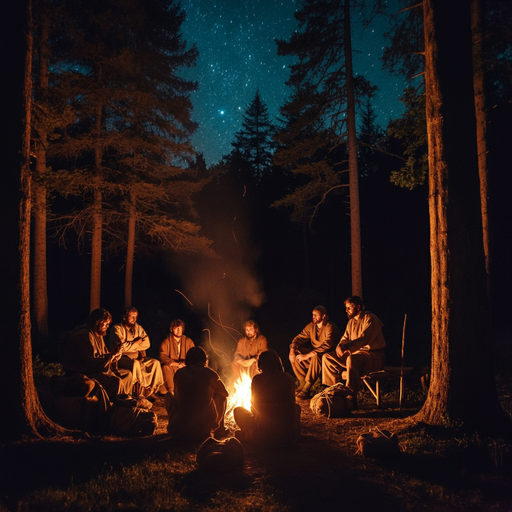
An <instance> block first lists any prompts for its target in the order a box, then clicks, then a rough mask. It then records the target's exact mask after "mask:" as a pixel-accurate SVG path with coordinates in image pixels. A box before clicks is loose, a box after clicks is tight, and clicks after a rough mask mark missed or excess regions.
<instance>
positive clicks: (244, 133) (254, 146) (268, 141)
mask: <svg viewBox="0 0 512 512" xmlns="http://www.w3.org/2000/svg"><path fill="white" fill-rule="evenodd" d="M274 133H275V127H274V125H273V124H272V122H271V121H270V116H269V113H268V109H267V106H266V105H265V103H264V101H263V100H262V99H261V96H260V91H259V90H257V91H256V94H255V95H254V99H253V100H252V101H251V103H250V104H249V106H248V107H247V109H246V111H245V113H244V115H243V122H242V128H241V129H240V130H239V131H238V132H237V133H236V134H235V139H234V141H233V142H232V144H231V145H232V146H233V147H234V148H235V150H237V151H239V152H240V153H241V154H242V155H243V156H244V158H245V159H246V160H247V161H248V162H249V163H251V164H252V165H253V167H254V173H255V175H256V177H257V178H258V179H261V177H262V176H263V175H264V174H265V173H266V172H268V171H269V169H270V167H271V165H272V152H273V149H274V142H273V140H272V138H273V135H274Z"/></svg>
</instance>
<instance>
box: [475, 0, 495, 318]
mask: <svg viewBox="0 0 512 512" xmlns="http://www.w3.org/2000/svg"><path fill="white" fill-rule="evenodd" d="M483 22H484V18H483V16H482V0H471V31H472V36H473V88H474V94H475V111H476V141H477V148H478V173H479V176H480V208H481V210H482V233H483V244H484V255H485V270H486V272H487V293H488V294H489V301H490V302H491V301H492V294H491V276H492V273H491V270H490V266H491V255H490V248H489V208H488V201H489V186H488V174H489V171H488V167H487V139H486V135H487V108H486V100H485V87H484V84H485V81H484V79H485V73H484V66H483V60H484V55H483V40H484V29H483ZM489 306H490V307H491V309H492V304H489Z"/></svg>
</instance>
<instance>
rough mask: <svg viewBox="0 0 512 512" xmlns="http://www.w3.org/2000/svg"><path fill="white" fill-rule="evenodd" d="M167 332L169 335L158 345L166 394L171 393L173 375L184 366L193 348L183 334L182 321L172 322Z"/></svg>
mask: <svg viewBox="0 0 512 512" xmlns="http://www.w3.org/2000/svg"><path fill="white" fill-rule="evenodd" d="M169 330H170V332H171V333H170V334H169V336H167V338H165V340H164V341H162V343H161V344H160V354H159V356H158V358H159V359H160V363H161V364H162V372H163V375H164V385H165V389H166V391H167V392H169V393H173V392H174V375H175V374H176V372H177V371H178V370H179V369H180V368H183V367H184V366H185V357H186V355H187V353H188V351H189V350H190V349H191V348H192V347H193V346H194V342H193V341H192V340H191V339H190V338H189V337H188V336H185V335H184V334H183V333H184V332H185V322H184V321H183V320H179V319H178V320H173V321H172V322H171V327H170V328H169Z"/></svg>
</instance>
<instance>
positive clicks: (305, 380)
mask: <svg viewBox="0 0 512 512" xmlns="http://www.w3.org/2000/svg"><path fill="white" fill-rule="evenodd" d="M339 338H340V331H339V330H338V328H337V327H336V324H334V323H332V322H330V321H329V317H328V316H327V310H326V309H325V308H324V306H317V307H316V308H315V309H313V318H312V321H311V322H310V323H309V324H308V325H306V327H304V329H302V332H301V333H300V334H299V335H298V336H295V338H293V341H292V343H291V345H290V355H289V358H290V363H291V364H292V368H293V372H294V373H295V376H296V377H297V379H298V381H299V386H298V388H297V398H300V399H306V398H309V396H310V394H311V386H312V385H313V384H314V383H315V382H316V380H317V378H318V377H320V374H321V372H322V356H323V354H324V353H325V352H328V351H330V350H332V349H333V348H334V346H335V343H336V341H337V340H338V339H339Z"/></svg>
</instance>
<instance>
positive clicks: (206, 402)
mask: <svg viewBox="0 0 512 512" xmlns="http://www.w3.org/2000/svg"><path fill="white" fill-rule="evenodd" d="M227 397H228V391H227V389H226V386H225V385H224V383H223V382H222V380H221V379H220V377H219V374H218V373H217V372H216V371H215V370H212V369H211V368H209V367H208V357H207V355H206V352H205V351H204V350H203V349H202V348H201V347H192V348H191V349H190V350H189V351H188V352H187V355H186V356H185V366H184V367H182V368H179V369H178V371H177V372H176V375H175V376H174V395H173V394H172V393H167V394H166V395H165V398H164V403H165V408H166V410H167V414H168V416H169V424H168V425H167V432H168V433H169V434H171V436H172V437H174V438H177V439H184V440H190V441H204V440H205V439H206V438H207V437H210V436H211V435H212V434H213V435H214V437H216V438H221V437H225V434H226V433H227V431H226V428H225V426H224V414H225V412H226V404H227Z"/></svg>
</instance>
